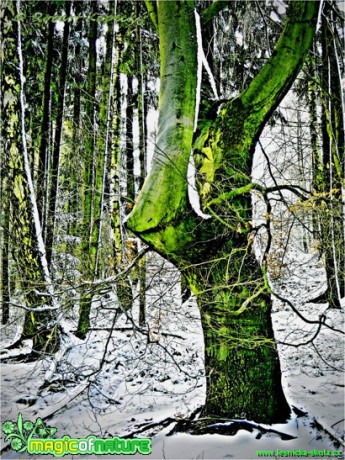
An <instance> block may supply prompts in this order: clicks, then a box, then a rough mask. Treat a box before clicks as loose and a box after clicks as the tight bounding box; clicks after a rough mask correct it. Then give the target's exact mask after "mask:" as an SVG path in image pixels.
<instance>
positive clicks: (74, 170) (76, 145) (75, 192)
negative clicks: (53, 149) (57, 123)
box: [67, 1, 83, 236]
mask: <svg viewBox="0 0 345 460" xmlns="http://www.w3.org/2000/svg"><path fill="white" fill-rule="evenodd" d="M82 8H83V2H81V1H75V2H74V10H75V14H76V16H80V15H81V12H82ZM82 30H83V20H82V18H81V17H79V19H78V21H77V24H76V29H75V32H76V34H77V36H78V41H77V44H76V47H75V55H76V59H77V63H78V64H77V69H76V73H75V75H74V80H75V88H74V95H73V134H72V152H73V157H72V158H71V165H70V187H69V197H68V208H67V212H68V215H69V221H68V227H67V233H68V234H70V235H73V236H77V234H78V211H80V209H81V208H80V198H81V197H80V186H81V174H80V166H81V161H80V155H81V145H80V144H81V133H80V123H81V84H82V77H81V73H82V57H81V38H82V35H81V34H82Z"/></svg>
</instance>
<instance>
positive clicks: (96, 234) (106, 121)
mask: <svg viewBox="0 0 345 460" xmlns="http://www.w3.org/2000/svg"><path fill="white" fill-rule="evenodd" d="M110 6H112V7H113V10H112V11H111V14H112V16H113V17H114V18H115V16H116V10H117V1H115V2H112V4H111V5H110ZM108 27H109V28H108V34H107V54H106V61H105V68H104V78H103V83H102V88H103V96H102V101H101V107H100V115H99V118H100V122H99V124H100V135H99V143H98V157H97V168H96V184H95V189H96V190H95V192H96V193H95V202H94V213H95V219H94V225H93V231H92V237H91V257H92V259H93V260H94V269H93V272H94V276H95V277H97V276H99V274H100V268H101V267H100V251H101V238H102V224H103V220H104V207H105V190H106V181H107V176H108V170H107V167H108V164H109V161H108V158H109V156H110V155H109V138H110V128H111V120H112V117H113V113H112V112H113V110H112V105H113V104H112V98H113V87H114V75H115V74H116V69H115V65H117V64H118V63H116V62H115V57H116V56H115V30H116V24H115V19H112V21H110V22H109V24H108Z"/></svg>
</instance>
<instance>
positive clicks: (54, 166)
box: [46, 1, 71, 266]
mask: <svg viewBox="0 0 345 460" xmlns="http://www.w3.org/2000/svg"><path fill="white" fill-rule="evenodd" d="M65 5H66V20H65V22H64V31H63V39H62V54H61V63H60V76H59V89H58V102H57V118H56V128H55V138H54V146H53V152H52V160H51V168H50V190H49V192H50V193H49V201H48V210H47V237H46V248H47V261H48V264H49V266H50V265H51V261H52V254H53V242H54V230H55V221H56V203H57V196H58V184H59V166H60V152H61V139H62V130H63V119H64V108H65V92H66V79H67V58H68V45H69V34H70V21H69V18H70V16H71V2H70V1H67V2H65Z"/></svg>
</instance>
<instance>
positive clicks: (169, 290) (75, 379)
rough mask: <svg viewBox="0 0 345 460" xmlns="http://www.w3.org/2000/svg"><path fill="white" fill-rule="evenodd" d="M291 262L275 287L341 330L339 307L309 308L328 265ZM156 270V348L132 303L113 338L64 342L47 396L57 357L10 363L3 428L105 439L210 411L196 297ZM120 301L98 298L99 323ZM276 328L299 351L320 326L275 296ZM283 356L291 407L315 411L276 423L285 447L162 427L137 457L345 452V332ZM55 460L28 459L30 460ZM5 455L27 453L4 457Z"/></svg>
mask: <svg viewBox="0 0 345 460" xmlns="http://www.w3.org/2000/svg"><path fill="white" fill-rule="evenodd" d="M288 257H290V260H289V261H288V262H289V263H287V266H289V270H290V272H287V271H285V272H282V273H281V276H280V278H279V280H276V281H275V280H272V286H273V291H274V292H276V294H277V295H278V296H280V297H286V298H288V299H289V301H290V302H291V303H292V304H293V305H294V306H295V307H296V308H297V309H298V311H299V312H300V313H301V314H302V315H303V316H305V317H306V318H307V319H309V320H310V319H311V320H316V321H317V320H318V318H319V315H320V314H324V315H325V316H326V322H327V323H328V324H331V325H333V326H334V327H335V328H338V329H342V324H343V317H342V315H343V312H342V311H340V310H328V309H327V305H326V304H313V303H308V300H309V299H311V298H315V297H316V296H317V295H318V294H319V293H320V292H321V287H322V286H324V285H325V274H324V269H323V268H321V267H319V266H318V262H317V259H316V257H315V256H311V255H306V254H301V253H296V252H292V253H290V254H288ZM148 272H149V273H148V281H149V288H148V293H147V301H148V304H149V307H148V308H147V322H148V324H149V329H150V333H149V336H150V343H148V341H147V336H146V335H145V334H143V333H141V332H139V331H138V330H136V329H135V327H134V330H133V324H134V325H137V324H138V305H137V302H136V304H135V308H133V313H132V314H133V318H132V319H131V318H126V316H125V315H122V316H121V317H120V318H119V319H118V320H117V322H116V325H115V328H114V331H113V333H112V335H111V336H109V334H110V331H109V330H95V331H92V332H91V333H90V334H89V336H88V338H87V340H86V341H85V342H83V341H81V340H79V339H77V338H75V337H74V336H72V337H73V343H69V344H68V345H69V348H68V350H67V351H66V353H65V355H64V357H63V359H62V360H61V362H60V363H58V365H57V370H56V373H55V374H54V382H53V383H52V384H51V385H50V386H49V387H47V388H41V389H40V387H41V385H42V383H43V382H44V376H45V373H46V371H47V369H48V368H49V366H50V364H51V361H50V360H49V359H47V360H44V361H40V362H39V363H34V362H30V363H15V362H11V363H9V362H5V363H4V364H3V365H2V373H1V381H2V390H1V391H2V400H1V404H2V407H1V409H2V421H4V420H16V419H17V415H18V412H20V411H21V412H22V413H23V417H24V419H29V420H35V419H36V418H37V417H42V418H44V417H45V416H49V417H48V419H47V421H46V423H47V424H48V425H49V426H53V427H56V428H57V429H58V431H57V434H58V435H59V436H63V435H65V434H68V435H70V436H71V437H79V438H82V437H86V436H88V435H90V434H95V435H98V436H100V437H104V438H106V437H108V436H110V435H111V436H114V435H119V436H121V435H126V434H129V433H133V432H135V431H136V430H137V429H138V426H139V425H140V424H142V423H150V422H152V423H154V422H158V421H160V420H163V419H165V418H167V417H185V416H188V415H189V414H190V413H191V412H192V411H193V410H194V409H195V408H196V407H198V406H200V405H201V404H202V402H203V400H204V397H205V378H204V370H203V336H202V329H201V324H200V317H199V313H198V309H197V306H196V303H195V300H194V299H193V298H190V299H189V300H188V301H187V302H185V303H184V304H182V305H181V300H180V299H181V292H180V284H179V283H180V279H179V274H178V272H177V271H176V270H175V269H174V268H173V267H172V266H171V265H170V264H169V263H167V262H165V261H163V259H161V258H160V257H158V256H156V255H151V256H150V257H149V262H148ZM315 293H316V294H315ZM314 294H315V295H314ZM106 297H107V298H106ZM115 303H116V296H115V293H113V292H108V293H107V295H104V296H103V297H102V299H99V300H98V301H95V302H94V306H93V307H94V308H93V315H94V316H93V321H92V327H94V328H96V327H97V328H98V329H100V328H104V329H110V328H111V324H112V320H113V317H114V314H115V310H114V305H115ZM100 306H101V307H102V308H99V307H100ZM76 315H77V308H76V307H75V309H74V312H72V314H71V318H70V322H69V324H70V328H71V330H73V329H75V327H76V321H75V320H73V317H74V318H76V317H77V316H76ZM273 324H274V329H275V334H276V338H277V340H278V341H280V342H288V343H290V342H291V343H293V344H294V345H296V344H298V343H300V342H307V341H308V340H309V339H310V338H311V337H312V336H313V335H314V333H315V331H316V328H317V325H315V324H307V323H305V322H303V321H302V320H301V319H300V318H298V316H297V315H296V314H295V313H294V312H293V311H292V309H291V307H290V306H289V305H288V304H286V303H283V302H282V301H281V300H278V299H277V298H276V299H275V300H274V312H273ZM6 331H8V328H7V329H4V331H3V336H2V339H3V341H4V342H3V345H4V344H9V343H10V342H11V341H13V339H14V332H15V331H12V336H11V337H10V336H8V335H6ZM28 346H29V344H28ZM105 350H106V351H105ZM21 351H22V352H23V350H21ZM279 351H280V357H281V367H282V374H283V376H282V378H283V385H284V390H285V393H286V395H287V398H288V401H289V403H290V404H292V405H294V406H296V407H297V408H299V409H301V410H303V411H305V412H308V416H306V417H296V416H295V415H294V416H292V418H291V420H290V421H289V422H288V423H287V424H280V425H278V424H277V425H273V426H272V427H271V428H274V429H275V430H278V431H280V432H283V433H288V434H291V435H292V436H295V437H296V439H293V440H289V441H282V440H281V439H280V437H279V436H277V435H276V434H274V433H267V434H264V435H263V436H262V437H261V438H260V439H256V436H257V435H258V431H257V430H256V429H254V430H253V432H252V433H249V432H247V431H244V430H240V431H239V432H238V433H237V434H236V435H235V436H222V435H218V434H213V435H201V436H192V435H189V434H183V433H181V434H175V435H173V436H166V435H167V433H168V432H169V431H170V430H171V429H172V426H173V425H170V426H169V427H167V428H165V429H164V430H162V431H158V429H157V430H155V429H152V430H151V431H150V432H147V433H145V436H149V437H152V436H153V439H152V445H153V452H152V454H151V455H149V456H140V455H139V456H138V458H140V457H146V458H156V459H160V458H166V459H175V458H176V459H183V458H188V459H193V458H204V459H208V458H209V459H217V458H234V459H254V458H258V457H257V456H256V454H255V451H256V450H273V449H276V448H277V449H286V450H288V449H307V450H309V449H319V450H321V449H324V448H325V449H330V450H332V449H334V448H335V449H337V448H341V447H342V446H341V445H340V442H341V439H343V437H344V420H343V419H344V402H343V395H344V379H343V377H344V372H343V369H344V347H343V342H342V336H341V334H338V333H336V332H334V331H332V330H330V329H326V328H324V327H323V328H322V329H321V332H320V334H319V335H318V336H317V337H316V339H315V340H314V342H313V344H311V343H309V344H308V345H305V346H300V347H298V348H297V347H291V346H287V345H279ZM8 354H9V353H7V355H8ZM3 356H5V355H4V354H3ZM100 363H102V365H101V366H100ZM315 420H316V422H317V423H316V424H315ZM321 427H322V428H321ZM330 435H332V436H333V438H332V437H331V436H330ZM334 438H337V439H338V440H339V442H335V441H334ZM50 457H51V456H49V455H48V456H47V455H42V456H39V455H38V456H30V458H33V459H34V458H37V459H39V458H42V459H43V458H50ZM104 457H105V458H114V457H113V456H104ZM2 458H4V459H9V458H27V456H26V455H25V454H23V455H20V454H17V453H15V452H13V451H9V450H7V451H4V452H3V456H2ZM65 458H66V457H65ZM69 458H85V459H89V458H97V457H96V456H87V455H86V456H85V455H83V456H71V457H69ZM117 458H128V456H127V457H126V456H124V457H121V456H117ZM134 458H136V457H135V456H134Z"/></svg>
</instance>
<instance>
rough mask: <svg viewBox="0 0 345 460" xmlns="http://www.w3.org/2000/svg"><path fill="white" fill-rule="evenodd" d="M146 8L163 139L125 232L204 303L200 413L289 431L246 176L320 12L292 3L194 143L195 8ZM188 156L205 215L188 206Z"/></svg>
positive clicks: (200, 125)
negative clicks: (177, 272) (156, 62)
mask: <svg viewBox="0 0 345 460" xmlns="http://www.w3.org/2000/svg"><path fill="white" fill-rule="evenodd" d="M147 3H148V4H149V6H150V7H152V8H151V14H153V15H155V21H156V22H157V24H158V31H159V38H160V54H161V89H160V106H159V107H160V112H159V122H158V135H157V142H156V148H155V156H154V161H153V165H152V169H151V172H150V174H149V176H148V178H147V179H146V181H145V184H144V187H143V189H142V191H141V194H140V196H139V199H138V201H137V203H136V205H135V208H134V210H133V212H132V214H131V216H130V218H129V220H128V222H127V225H128V227H129V228H130V229H131V230H132V231H134V232H135V233H136V234H137V235H139V236H140V237H141V238H142V239H143V240H144V241H145V242H147V243H148V244H149V245H150V246H151V247H153V248H154V249H155V250H156V251H158V252H159V253H161V254H162V255H164V256H165V257H167V258H168V259H169V260H171V261H172V262H174V263H175V265H177V266H178V267H179V268H180V269H181V270H182V272H183V273H184V275H185V276H186V277H187V279H188V282H189V285H190V287H191V289H192V290H193V292H194V293H195V294H196V296H197V300H198V304H199V307H200V312H201V318H202V324H203V329H204V339H205V367H206V378H207V395H206V404H205V407H204V414H207V415H220V416H222V415H223V416H227V417H240V416H243V414H245V416H246V417H247V418H250V419H255V420H258V421H262V422H266V423H273V422H277V421H283V420H286V418H287V417H288V415H289V407H288V404H287V402H286V400H285V397H284V394H283V391H282V387H281V383H280V367H279V360H278V355H277V350H276V347H275V344H274V338H273V331H272V324H271V316H270V315H271V299H270V295H269V287H268V284H267V279H266V275H265V266H263V267H262V268H261V267H260V266H259V265H258V262H257V261H256V260H255V257H254V255H253V251H252V248H251V243H250V233H251V231H252V228H251V219H252V216H251V214H252V213H251V198H250V190H251V189H252V188H253V184H252V183H251V169H252V159H253V151H254V147H255V144H256V141H257V139H258V137H259V135H260V133H261V131H262V129H263V127H264V126H265V124H266V122H267V120H268V119H269V117H270V115H271V114H272V112H273V111H274V109H275V108H276V107H277V106H278V104H279V103H280V101H281V100H282V98H283V97H284V95H285V94H286V93H287V91H288V89H289V88H290V87H291V85H292V83H293V81H294V79H295V78H296V76H297V73H298V72H299V70H300V69H301V66H302V64H303V61H304V58H305V56H306V54H307V52H308V50H309V48H310V46H311V43H312V40H313V36H314V32H315V26H316V20H317V15H318V9H319V3H318V2H314V1H306V2H291V3H290V5H289V10H288V16H287V20H286V24H285V28H284V30H283V33H282V35H281V37H280V39H279V41H278V43H277V45H276V49H275V51H274V53H273V54H272V56H271V58H270V59H269V60H268V61H267V63H266V64H265V65H264V66H263V67H262V69H261V71H260V72H259V73H258V75H257V76H256V77H255V78H254V79H253V80H252V81H251V83H250V84H249V86H248V87H247V88H246V89H244V90H243V91H242V93H241V94H240V95H239V97H237V98H235V99H232V100H230V101H228V102H227V103H225V104H224V105H222V106H221V107H220V111H219V115H218V116H216V118H215V119H207V118H204V119H200V120H198V125H197V130H196V132H195V134H194V133H193V131H194V123H195V99H196V98H195V94H196V90H197V88H198V81H197V42H196V33H197V31H196V26H195V18H194V2H192V1H186V2H164V1H158V2H157V4H154V5H152V2H147ZM155 6H157V8H156V10H155ZM193 134H194V136H193ZM193 137H194V139H193ZM192 148H193V149H194V158H195V164H196V167H197V170H198V183H199V194H200V198H201V205H202V209H203V211H204V214H203V215H202V216H200V215H196V213H195V212H194V211H193V209H191V206H190V205H189V204H188V198H187V188H188V187H187V182H186V176H187V166H188V162H189V156H190V151H191V149H192ZM172 184H173V186H172ZM206 212H207V213H208V214H209V216H210V217H209V218H208V219H206V218H205V213H206Z"/></svg>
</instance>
